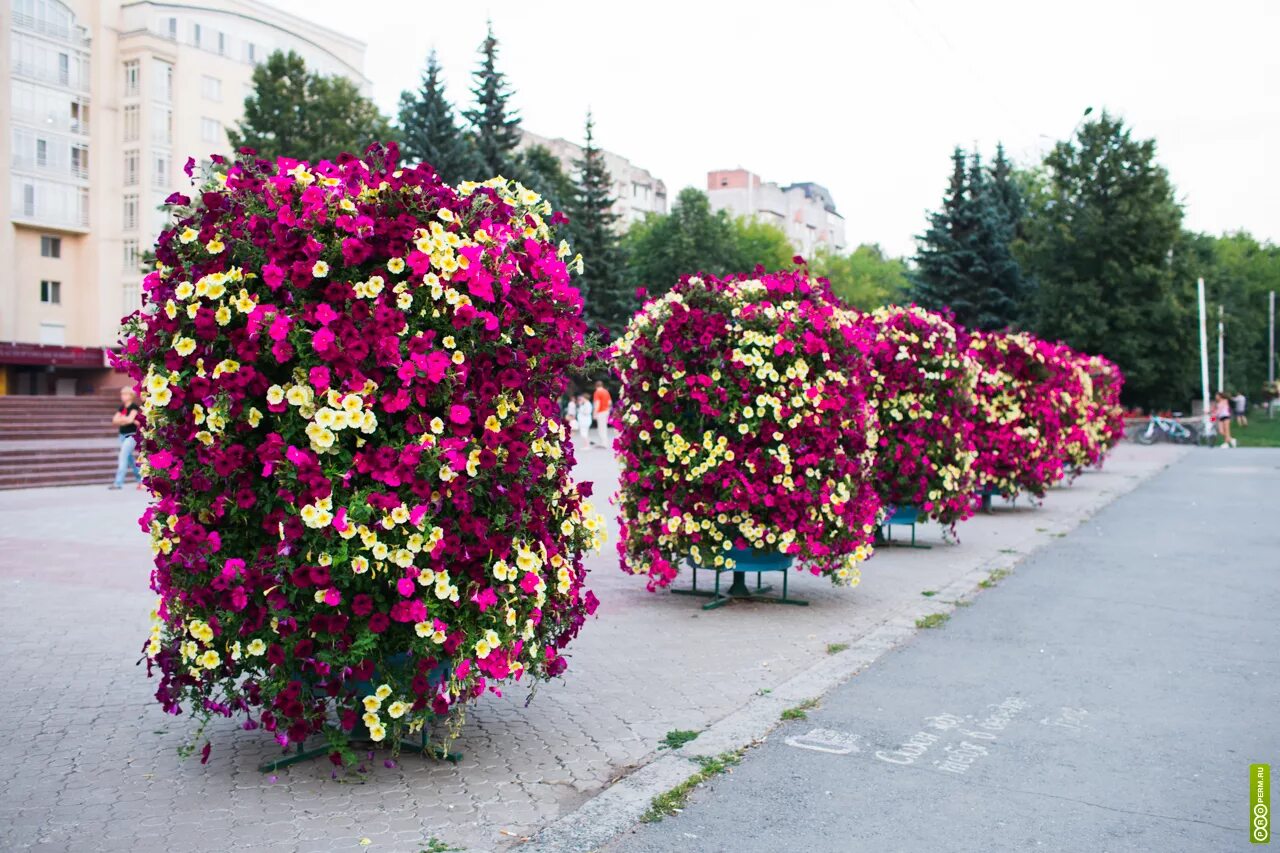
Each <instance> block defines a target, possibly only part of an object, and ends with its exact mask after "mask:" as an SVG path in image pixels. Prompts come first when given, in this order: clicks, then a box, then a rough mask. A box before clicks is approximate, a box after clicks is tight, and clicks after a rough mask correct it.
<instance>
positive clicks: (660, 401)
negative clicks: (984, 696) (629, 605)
mask: <svg viewBox="0 0 1280 853" xmlns="http://www.w3.org/2000/svg"><path fill="white" fill-rule="evenodd" d="M866 348H867V343H866V333H865V330H864V329H863V328H862V327H861V325H860V324H859V322H858V319H857V317H856V315H855V314H854V313H852V312H849V311H847V310H846V309H843V308H842V307H840V305H839V303H838V302H837V301H836V300H835V299H834V297H833V296H832V295H831V293H830V290H829V287H828V286H827V285H826V283H825V282H823V281H818V280H815V279H812V278H810V277H809V275H808V274H807V272H805V271H804V270H794V271H788V272H779V273H776V274H767V275H766V274H763V273H757V274H751V275H745V274H744V275H737V276H729V277H727V278H723V279H721V278H714V277H699V276H687V277H685V278H683V279H681V281H680V282H679V283H678V284H677V285H676V286H675V287H674V288H672V290H671V291H670V292H669V293H667V294H666V295H664V296H662V297H661V298H658V299H654V300H651V301H649V302H648V303H646V304H645V305H644V307H643V308H642V309H641V310H640V312H639V313H637V314H636V316H635V317H634V318H633V319H632V321H631V324H630V325H629V326H628V328H627V330H626V332H625V334H624V335H623V336H622V338H621V339H620V340H618V341H617V342H616V343H615V344H614V347H613V353H612V355H613V361H614V365H615V369H616V371H617V373H618V375H619V377H620V378H621V382H622V393H621V400H622V403H621V406H620V409H619V414H618V416H617V418H616V421H617V424H616V426H617V428H618V437H617V441H616V442H615V449H616V451H617V454H618V457H619V459H620V462H621V466H622V472H621V489H620V493H619V496H618V504H619V509H620V515H621V522H620V523H621V530H622V541H621V542H619V544H618V552H619V555H620V557H621V561H622V568H623V570H624V571H627V572H630V573H632V574H637V575H644V576H645V577H646V578H647V582H648V587H649V589H650V590H653V589H655V588H658V587H665V586H668V585H670V584H671V582H672V580H674V579H675V577H676V575H677V573H678V571H679V566H680V564H681V563H682V562H684V561H686V560H687V561H689V562H690V564H691V565H692V566H693V568H694V585H695V590H694V591H696V581H697V578H696V570H697V569H698V568H704V569H711V570H714V571H715V572H716V591H715V593H713V600H712V601H711V602H710V603H708V604H707V605H706V606H707V607H715V606H718V605H719V604H723V603H724V602H725V601H726V600H729V599H730V598H745V597H754V593H751V592H750V591H749V589H748V587H747V586H746V584H745V573H746V572H748V571H751V572H761V571H765V570H781V571H783V572H784V574H783V578H784V584H785V578H786V576H787V575H786V571H787V569H788V568H789V566H790V564H791V563H792V561H798V562H799V563H800V566H801V567H803V568H807V569H808V570H809V571H810V572H812V573H813V574H815V575H823V576H827V577H830V578H831V579H832V581H834V582H835V583H837V584H844V585H853V584H855V583H857V581H858V579H859V576H860V574H859V569H858V564H859V563H861V562H862V561H863V560H865V559H866V558H867V557H868V556H869V555H870V554H871V550H872V540H873V537H874V531H875V525H876V522H877V514H878V512H879V499H878V498H877V497H876V494H875V489H874V486H873V482H872V470H871V465H872V462H873V455H874V447H875V444H876V442H877V434H876V427H875V413H874V410H873V408H872V407H871V406H870V405H869V403H868V401H867V389H866V387H865V376H866V372H867V367H866V361H865V351H866ZM726 571H730V572H733V573H734V583H733V586H732V587H731V588H730V589H729V591H728V593H727V594H725V593H721V592H720V588H719V577H720V573H721V572H726ZM759 577H760V575H759V574H757V584H756V587H757V591H763V588H762V587H761V586H760V582H759ZM769 600H789V599H787V597H786V592H785V586H784V593H783V598H782V599H777V598H770V599H769Z"/></svg>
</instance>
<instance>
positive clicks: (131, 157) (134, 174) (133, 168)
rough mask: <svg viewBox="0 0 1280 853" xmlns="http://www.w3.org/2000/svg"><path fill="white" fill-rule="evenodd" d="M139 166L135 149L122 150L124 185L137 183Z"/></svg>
mask: <svg viewBox="0 0 1280 853" xmlns="http://www.w3.org/2000/svg"><path fill="white" fill-rule="evenodd" d="M140 166H141V162H140V155H139V154H138V152H137V150H136V149H135V150H132V151H126V152H124V185H125V186H126V187H135V186H137V185H138V171H139V168H140Z"/></svg>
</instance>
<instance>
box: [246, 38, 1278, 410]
mask: <svg viewBox="0 0 1280 853" xmlns="http://www.w3.org/2000/svg"><path fill="white" fill-rule="evenodd" d="M478 56H479V61H478V63H477V65H476V68H475V70H474V72H473V74H472V80H471V87H470V91H469V94H470V101H469V103H468V105H467V106H465V107H464V108H462V109H457V108H456V107H455V105H454V103H453V102H452V101H451V100H450V98H449V96H448V93H447V92H446V89H445V82H444V79H443V71H442V68H441V65H440V62H439V60H438V58H437V56H436V53H435V52H434V51H432V52H430V53H429V54H428V56H427V58H426V62H425V66H424V68H423V72H422V77H421V80H420V81H419V84H418V86H417V87H416V88H415V89H412V90H407V91H404V92H402V93H401V96H400V102H399V109H398V113H397V116H396V119H395V121H392V120H391V119H389V118H387V117H386V116H384V115H382V114H381V113H380V112H379V110H378V109H377V107H376V106H375V105H374V104H373V103H372V101H370V100H369V99H368V98H366V97H364V96H363V95H361V94H360V91H359V89H358V88H357V87H356V85H355V84H354V83H352V82H351V81H350V80H348V79H346V78H343V77H338V76H325V75H322V74H319V73H317V72H314V71H311V70H309V69H308V68H307V67H306V64H305V62H304V61H303V59H302V58H301V57H300V56H298V55H297V54H295V53H292V52H290V53H279V52H277V53H274V54H272V55H271V56H270V57H268V59H267V60H266V61H265V62H264V63H262V64H261V65H259V66H258V67H257V68H256V69H255V71H254V89H253V92H252V94H250V95H249V97H248V98H247V99H246V101H245V113H244V119H243V121H242V122H241V124H240V126H239V127H238V128H237V129H236V130H233V131H231V133H230V138H231V142H232V144H233V145H235V146H236V147H243V146H248V147H251V148H254V149H256V150H257V151H258V152H259V153H261V154H262V155H263V156H267V157H275V156H290V157H297V158H300V159H311V160H318V159H324V158H333V157H335V156H336V155H337V154H339V153H341V152H343V151H353V152H358V151H363V150H364V149H365V148H366V147H367V146H368V145H369V144H370V143H372V142H375V141H385V140H389V139H394V140H396V141H398V142H399V144H400V147H401V150H402V152H403V153H404V156H405V157H406V159H407V160H409V161H411V162H425V163H429V164H430V165H431V166H432V167H433V168H434V169H435V170H436V171H437V172H438V173H439V175H440V177H441V178H442V179H444V180H446V181H448V182H450V183H457V182H459V181H462V180H466V179H473V180H484V179H486V178H488V177H491V176H493V175H503V176H505V177H508V178H514V179H516V180H519V181H521V182H522V183H524V184H525V185H526V186H528V187H531V188H533V189H534V190H536V191H538V192H539V193H541V194H542V195H543V196H544V197H546V198H547V199H548V200H549V201H550V202H551V204H552V205H553V207H555V208H556V209H558V210H561V211H563V212H564V213H565V214H566V215H567V216H568V219H569V221H568V223H567V225H565V226H564V227H563V229H562V233H563V236H565V238H566V239H568V240H569V242H570V245H571V246H572V247H573V248H574V250H575V251H577V252H579V253H580V254H581V255H582V257H583V259H584V273H583V275H582V276H580V277H579V279H578V282H577V283H578V285H579V287H580V289H581V290H582V292H583V299H584V311H585V314H586V318H587V320H588V322H589V323H590V324H591V325H592V326H593V327H595V328H598V329H599V330H601V331H602V333H603V334H605V335H606V336H607V335H616V334H617V333H618V332H619V331H621V329H622V328H623V327H624V326H625V324H626V322H627V320H628V319H629V318H630V316H631V314H632V313H633V312H634V311H635V309H636V308H637V307H638V305H639V301H640V298H641V296H642V295H643V294H645V293H646V292H647V293H649V294H653V295H656V294H660V293H662V292H665V290H666V289H668V288H670V287H671V285H672V284H674V283H675V282H676V281H677V280H678V279H679V277H680V276H681V275H684V274H687V273H693V272H705V273H710V274H713V275H723V274H726V273H730V272H740V271H750V270H753V269H755V268H756V267H757V266H761V267H764V268H765V269H770V270H776V269H781V268H784V267H787V266H790V265H791V262H792V257H793V255H794V250H793V248H792V246H791V244H790V242H789V240H788V239H787V237H786V235H785V234H784V233H783V232H782V231H781V230H780V229H779V228H777V227H775V226H773V225H772V224H769V223H766V222H761V221H759V220H757V219H755V218H745V217H734V216H732V215H730V214H729V213H728V212H727V211H724V210H713V209H712V207H711V204H710V201H709V199H708V197H707V195H706V194H705V193H703V192H702V191H700V190H698V189H695V188H693V187H689V188H686V189H684V190H682V191H681V192H680V193H679V194H678V195H677V196H676V198H675V199H674V200H673V201H672V203H671V206H670V210H669V211H668V212H667V213H666V214H664V215H656V214H649V215H647V216H646V217H645V218H643V219H641V220H639V221H636V222H634V223H632V224H631V225H630V227H629V228H627V229H626V230H625V232H624V231H622V229H620V228H619V224H618V217H617V214H616V213H615V212H614V209H615V202H616V199H615V198H614V196H613V194H612V193H613V186H614V183H613V176H611V175H610V174H609V171H608V168H607V166H606V164H605V159H604V156H603V152H602V151H601V150H600V148H599V147H598V145H597V144H596V141H595V125H594V122H593V119H592V116H591V115H590V113H588V114H587V116H586V120H585V122H584V128H583V136H584V145H583V146H582V150H583V153H582V157H581V158H580V159H578V160H576V161H574V162H573V163H572V164H571V167H570V168H569V169H568V170H567V171H566V169H565V168H564V166H563V165H562V163H561V161H560V159H559V158H558V157H556V156H555V154H553V153H552V152H551V151H550V150H548V149H547V148H545V147H543V146H540V145H533V146H522V145H521V144H520V143H521V136H522V135H521V120H520V115H519V112H518V111H517V110H516V109H515V108H514V107H513V105H512V101H513V97H514V89H513V87H512V85H511V83H510V81H509V80H508V79H507V77H506V75H505V74H504V73H503V72H502V70H501V69H500V67H499V43H498V40H497V38H496V36H495V35H494V33H493V30H492V27H490V28H489V30H488V31H487V32H486V34H485V37H484V40H483V41H482V42H481V44H480V46H479V50H478ZM916 239H917V250H916V252H915V254H914V255H913V256H912V257H911V258H896V257H892V256H889V255H887V254H886V253H885V252H884V251H882V250H881V249H880V248H879V247H878V246H876V245H860V246H858V247H857V248H855V249H853V250H852V251H850V252H847V253H841V252H836V251H831V250H825V249H820V250H819V251H818V252H817V253H816V254H815V255H814V257H812V258H808V259H806V260H807V262H808V264H809V268H810V269H811V270H812V271H813V272H814V273H815V274H817V275H822V276H825V277H827V278H828V279H830V280H831V283H832V288H833V289H834V290H835V292H836V293H837V294H838V295H839V296H841V297H842V298H843V299H844V300H845V301H847V302H849V303H850V304H852V305H854V306H856V307H859V308H872V307H875V306H877V305H881V304H885V303H888V302H894V301H915V302H918V303H919V304H921V305H923V306H925V307H927V308H932V309H949V310H950V311H952V312H953V313H954V314H955V317H956V320H957V321H959V322H960V323H962V324H964V325H965V326H968V327H971V328H976V329H987V330H990V329H1023V330H1027V331H1031V332H1034V333H1035V334H1037V335H1039V336H1041V337H1044V338H1048V339H1052V340H1062V341H1065V342H1066V343H1067V344H1069V345H1071V346H1072V347H1074V348H1076V349H1078V350H1080V351H1083V352H1098V353H1101V354H1103V355H1106V356H1107V357H1108V358H1110V359H1112V360H1113V361H1115V362H1117V363H1118V364H1119V365H1120V366H1121V367H1122V368H1123V369H1124V371H1125V374H1126V376H1127V381H1126V385H1125V401H1126V402H1127V403H1129V404H1132V405H1139V406H1143V407H1146V408H1185V407H1186V405H1187V403H1188V401H1190V400H1191V399H1193V398H1196V397H1198V396H1199V389H1198V382H1199V367H1198V346H1199V344H1198V339H1197V335H1198V331H1197V316H1196V314H1197V304H1196V293H1195V282H1196V279H1197V277H1200V276H1203V277H1204V278H1205V280H1206V283H1207V287H1208V294H1209V301H1210V303H1211V306H1212V307H1211V313H1212V314H1213V315H1214V316H1213V317H1212V318H1211V325H1214V331H1216V306H1217V305H1219V304H1220V305H1222V306H1223V316H1224V324H1225V327H1226V340H1227V346H1226V351H1227V358H1226V364H1227V383H1226V384H1227V385H1228V386H1229V387H1230V388H1232V389H1238V390H1243V391H1244V392H1245V393H1246V394H1249V395H1250V396H1253V397H1255V398H1257V397H1260V396H1261V395H1262V386H1263V385H1264V383H1265V380H1266V376H1267V365H1266V334H1267V320H1266V310H1265V309H1266V293H1267V291H1268V290H1270V289H1274V288H1277V284H1278V283H1280V248H1277V247H1276V246H1274V245H1271V244H1270V243H1263V242H1259V241H1258V240H1256V239H1254V238H1253V237H1252V236H1250V235H1249V234H1246V233H1234V234H1228V235H1224V236H1221V237H1215V236H1211V235H1207V234H1199V233H1195V232H1192V231H1190V230H1188V229H1186V228H1184V227H1183V210H1182V206H1181V204H1180V203H1179V201H1178V199H1177V196H1176V191H1175V188H1174V186H1173V183H1172V182H1171V180H1170V178H1169V175H1168V172H1167V171H1166V170H1165V169H1164V167H1162V166H1161V165H1160V164H1159V163H1158V162H1157V160H1156V144H1155V141H1154V140H1143V139H1137V138H1134V137H1133V135H1132V133H1131V131H1130V130H1129V128H1127V127H1126V126H1125V125H1124V123H1123V121H1121V120H1120V119H1119V118H1116V117H1113V116H1110V115H1108V114H1106V113H1105V112H1104V113H1102V114H1101V116H1100V117H1098V118H1096V119H1094V120H1091V121H1087V122H1082V123H1081V125H1080V126H1079V127H1078V128H1077V130H1076V131H1075V132H1073V135H1072V138H1070V139H1067V140H1064V141H1061V142H1058V143H1057V144H1055V145H1054V147H1053V149H1052V150H1050V151H1049V152H1048V154H1047V155H1045V156H1044V157H1043V159H1042V161H1041V162H1039V163H1035V164H1031V165H1029V166H1023V167H1019V166H1016V165H1015V164H1014V163H1013V162H1012V161H1011V160H1010V159H1009V157H1008V156H1007V154H1006V152H1005V151H1004V149H1003V147H1002V146H1000V145H997V146H996V149H995V152H994V154H993V156H992V157H991V158H990V159H989V160H986V159H984V158H983V155H982V152H980V151H966V150H964V149H962V148H959V147H957V148H956V149H955V150H954V151H953V153H952V157H951V170H950V176H949V179H948V183H947V188H946V191H945V192H944V195H943V198H942V201H941V204H940V206H939V207H938V209H937V210H935V211H933V212H932V213H930V214H929V217H928V227H927V228H926V230H925V232H924V233H923V234H920V235H918V236H917V238H916ZM1214 355H1215V356H1216V352H1215V353H1214Z"/></svg>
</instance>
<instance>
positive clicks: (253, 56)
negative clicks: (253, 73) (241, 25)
mask: <svg viewBox="0 0 1280 853" xmlns="http://www.w3.org/2000/svg"><path fill="white" fill-rule="evenodd" d="M244 58H245V59H246V60H247V61H249V62H255V63H256V62H257V61H258V46H257V45H256V44H254V43H253V42H251V41H248V42H245V44H244Z"/></svg>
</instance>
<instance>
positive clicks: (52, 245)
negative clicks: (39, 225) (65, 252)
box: [40, 234, 62, 258]
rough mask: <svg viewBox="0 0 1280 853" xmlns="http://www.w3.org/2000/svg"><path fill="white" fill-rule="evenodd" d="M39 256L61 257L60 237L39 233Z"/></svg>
mask: <svg viewBox="0 0 1280 853" xmlns="http://www.w3.org/2000/svg"><path fill="white" fill-rule="evenodd" d="M40 257H42V258H60V257H62V238H61V237H50V236H48V235H47V234H41V235H40Z"/></svg>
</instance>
